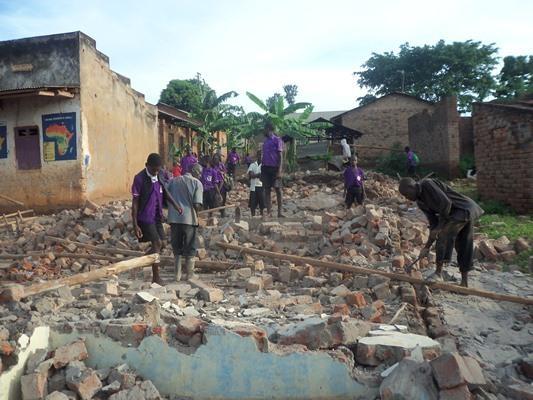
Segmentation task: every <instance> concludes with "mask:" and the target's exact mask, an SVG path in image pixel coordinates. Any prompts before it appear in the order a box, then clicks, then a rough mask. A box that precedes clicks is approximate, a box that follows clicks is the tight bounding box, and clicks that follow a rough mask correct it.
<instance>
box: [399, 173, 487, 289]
mask: <svg viewBox="0 0 533 400" xmlns="http://www.w3.org/2000/svg"><path fill="white" fill-rule="evenodd" d="M399 191H400V193H401V194H402V195H404V196H405V197H406V198H407V199H409V200H412V201H416V203H417V205H418V207H419V208H420V209H421V210H422V211H423V212H424V214H425V215H426V217H427V219H428V222H429V229H430V234H429V239H428V241H427V243H426V245H425V246H424V248H423V249H422V250H421V252H420V258H424V257H427V256H428V254H429V249H430V248H431V245H432V244H433V242H435V240H436V242H437V243H436V253H437V267H436V270H435V273H434V274H433V275H432V276H431V277H430V279H432V280H442V270H443V268H445V267H446V266H447V264H448V263H449V262H450V261H451V257H452V252H453V248H454V245H455V250H456V251H457V264H458V266H459V270H460V271H461V286H464V287H468V272H469V271H470V270H471V269H472V264H473V260H474V239H473V235H474V223H475V221H476V220H477V219H478V218H479V217H480V216H481V215H482V214H483V209H482V208H481V207H480V206H479V205H478V204H477V203H476V202H475V201H474V200H472V199H471V198H469V197H467V196H465V195H463V194H460V193H458V192H456V191H455V190H453V189H452V188H451V187H450V186H448V185H446V184H444V183H442V182H441V181H439V180H437V179H422V180H421V181H419V182H416V181H415V180H414V179H412V178H402V179H401V180H400V186H399Z"/></svg>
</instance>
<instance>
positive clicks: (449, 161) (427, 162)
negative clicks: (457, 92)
mask: <svg viewBox="0 0 533 400" xmlns="http://www.w3.org/2000/svg"><path fill="white" fill-rule="evenodd" d="M408 129H409V146H410V147H411V149H412V150H413V151H414V152H415V153H416V154H418V156H419V158H420V165H421V166H423V167H424V168H429V169H431V170H433V171H435V172H437V173H439V174H440V175H443V176H446V177H456V176H458V174H459V114H458V112H457V98H456V97H446V98H444V99H443V100H442V101H440V102H439V103H437V104H435V106H434V108H433V110H429V111H428V110H424V111H422V112H420V113H418V114H415V115H413V116H412V117H410V118H409V120H408Z"/></svg>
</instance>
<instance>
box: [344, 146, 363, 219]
mask: <svg viewBox="0 0 533 400" xmlns="http://www.w3.org/2000/svg"><path fill="white" fill-rule="evenodd" d="M365 179H366V178H365V174H364V172H363V170H362V169H361V168H359V167H358V166H357V157H355V156H351V157H350V165H348V167H347V168H346V169H345V170H344V196H345V197H344V198H345V203H346V208H347V209H349V208H351V207H352V204H353V203H354V202H355V201H357V204H359V205H361V204H363V201H364V200H365V188H364V183H363V181H364V180H365Z"/></svg>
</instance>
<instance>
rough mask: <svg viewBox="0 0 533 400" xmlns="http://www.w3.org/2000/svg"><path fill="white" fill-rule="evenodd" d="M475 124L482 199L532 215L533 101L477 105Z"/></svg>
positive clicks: (475, 108) (477, 166)
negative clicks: (497, 202) (500, 203)
mask: <svg viewBox="0 0 533 400" xmlns="http://www.w3.org/2000/svg"><path fill="white" fill-rule="evenodd" d="M472 121H473V126H474V151H475V159H476V169H477V188H478V193H479V195H480V196H481V198H483V199H492V200H497V201H500V202H502V203H506V204H509V205H510V206H512V207H513V208H514V209H515V210H516V211H517V212H520V213H531V212H533V99H524V100H522V101H519V100H518V101H514V102H508V103H501V102H490V103H474V105H473V112H472Z"/></svg>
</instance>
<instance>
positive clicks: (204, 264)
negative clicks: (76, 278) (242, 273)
mask: <svg viewBox="0 0 533 400" xmlns="http://www.w3.org/2000/svg"><path fill="white" fill-rule="evenodd" d="M45 239H47V240H51V241H53V242H56V243H60V244H63V245H68V244H74V245H76V246H77V247H80V248H84V249H88V250H93V251H96V252H100V253H105V254H122V255H126V256H133V257H139V256H142V255H144V253H143V252H142V251H135V250H128V249H118V248H114V247H101V246H94V245H92V244H86V243H80V242H74V241H72V240H68V239H63V238H58V237H55V236H45ZM61 254H63V253H57V255H56V256H57V257H61ZM84 255H85V254H84ZM65 257H68V256H65ZM79 258H88V257H79ZM0 259H2V255H1V254H0ZM5 259H9V258H8V257H6V258H5ZM88 259H89V258H88ZM95 259H96V258H95ZM160 260H161V263H163V264H165V265H168V264H172V263H174V257H173V256H160ZM196 266H197V267H198V268H202V269H206V270H213V271H225V270H227V269H230V268H233V267H244V265H239V264H235V263H232V262H224V261H208V260H198V261H196Z"/></svg>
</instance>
